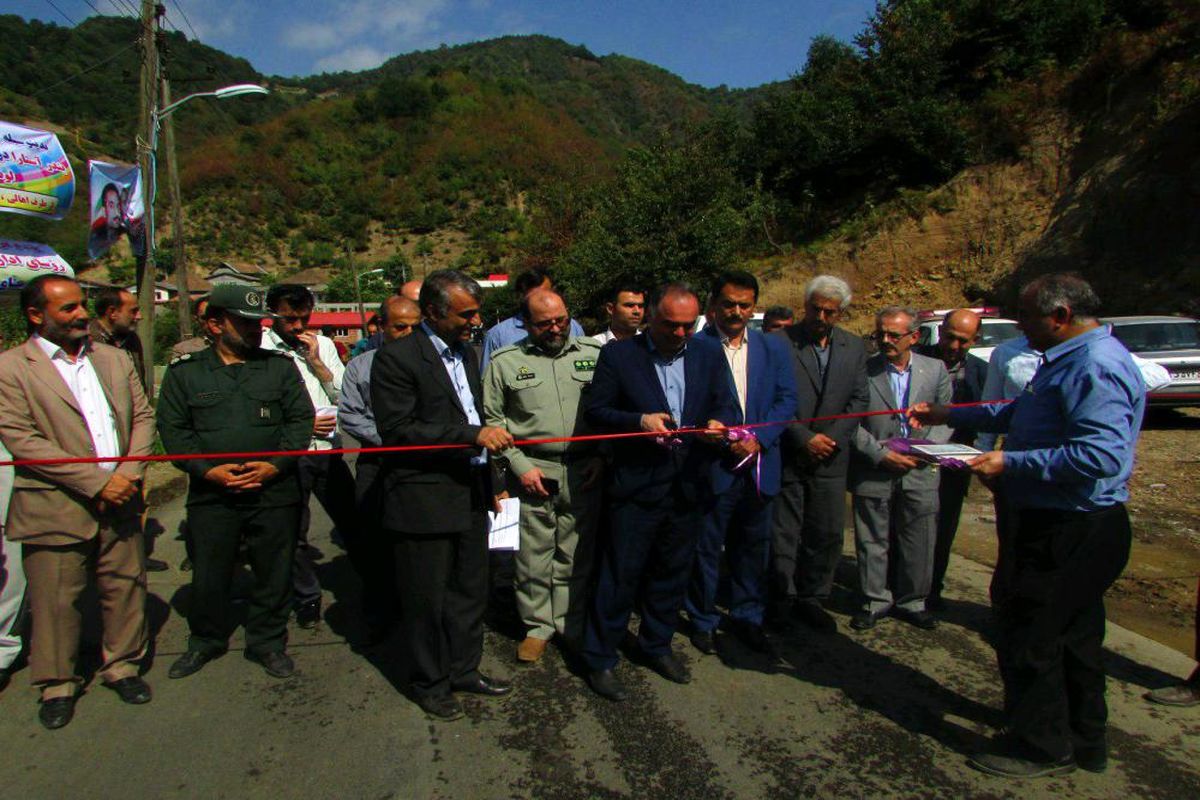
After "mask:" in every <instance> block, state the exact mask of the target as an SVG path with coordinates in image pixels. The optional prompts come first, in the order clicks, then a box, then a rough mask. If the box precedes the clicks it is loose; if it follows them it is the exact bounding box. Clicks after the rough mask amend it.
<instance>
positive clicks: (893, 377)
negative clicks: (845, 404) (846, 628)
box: [850, 306, 951, 631]
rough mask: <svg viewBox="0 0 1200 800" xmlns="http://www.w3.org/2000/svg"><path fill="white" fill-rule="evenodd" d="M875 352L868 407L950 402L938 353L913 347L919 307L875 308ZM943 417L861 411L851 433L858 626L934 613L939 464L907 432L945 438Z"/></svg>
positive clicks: (925, 618)
mask: <svg viewBox="0 0 1200 800" xmlns="http://www.w3.org/2000/svg"><path fill="white" fill-rule="evenodd" d="M875 338H876V341H878V342H879V353H878V354H876V355H874V356H872V357H871V358H870V359H868V360H867V386H868V389H869V392H870V401H869V403H868V406H867V410H868V411H874V412H881V411H889V410H890V411H898V412H903V411H904V409H907V408H908V407H909V406H911V405H913V404H915V403H922V402H924V403H937V404H941V405H945V404H946V403H949V402H950V393H951V388H950V376H949V375H948V374H946V368H945V367H943V366H942V363H941V362H940V361H938V360H937V359H933V358H928V357H927V356H923V355H920V354H918V353H914V352H913V351H912V347H913V345H914V344H916V342H917V313H916V311H914V310H912V309H910V308H903V307H900V306H888V307H887V308H885V309H883V310H882V311H880V312H879V313H878V314H877V315H876V316H875ZM949 438H950V429H949V428H947V427H946V426H945V425H939V426H937V427H933V428H918V427H913V426H912V425H910V423H909V422H908V420H907V419H906V418H905V416H904V414H903V413H896V414H877V415H875V416H869V417H864V418H863V419H862V420H861V422H860V423H859V426H858V430H857V431H856V432H855V434H854V440H853V452H854V457H853V459H852V461H851V465H850V491H851V493H852V494H853V503H852V505H853V509H854V539H855V545H856V551H857V556H858V577H859V588H860V590H861V591H862V594H863V605H862V608H861V609H860V610H859V611H858V612H856V613H855V615H854V617H853V618H852V619H851V620H850V627H851V628H854V629H855V630H860V631H861V630H867V629H868V628H872V627H874V625H875V623H876V621H877V620H878V619H879V618H880V617H882V616H884V615H885V614H887V613H889V612H891V614H892V615H894V616H896V617H898V618H900V619H903V620H905V621H906V622H909V623H911V624H913V625H916V626H917V627H918V628H924V629H926V630H930V629H932V628H935V627H937V621H936V620H935V619H934V618H933V616H932V615H931V614H930V613H929V612H928V610H926V608H925V598H926V596H927V595H928V594H929V587H930V583H931V581H932V579H933V550H934V543H935V539H936V535H937V509H938V471H937V470H936V469H934V468H932V467H929V466H923V465H922V464H921V462H920V461H918V460H917V459H916V458H914V457H913V456H912V455H910V454H908V453H905V452H904V447H903V445H902V442H903V441H904V440H907V439H927V440H929V441H932V442H938V443H944V442H946V441H948V440H949Z"/></svg>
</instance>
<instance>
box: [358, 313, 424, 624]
mask: <svg viewBox="0 0 1200 800" xmlns="http://www.w3.org/2000/svg"><path fill="white" fill-rule="evenodd" d="M378 316H379V324H380V333H381V334H382V336H383V340H384V343H387V342H394V341H396V340H397V339H403V338H404V337H405V336H409V335H411V334H412V332H413V329H415V328H416V327H417V326H418V325H420V324H421V310H420V309H419V308H418V307H417V304H416V303H415V302H413V301H412V300H409V299H408V298H407V297H403V296H401V295H394V296H392V297H389V298H388V299H387V300H384V301H383V305H381V306H380V307H379V315H378ZM378 353H379V349H378V348H374V349H371V350H368V351H366V352H365V353H363V354H361V355H358V356H355V357H354V358H352V359H350V363H349V364H347V365H346V374H345V375H344V376H343V377H342V394H341V397H340V398H339V399H338V420H339V421H340V422H341V425H342V430H343V431H345V432H346V433H348V434H350V435H351V436H353V437H354V438H355V439H357V440H358V441H359V442H360V443H362V444H363V445H364V446H365V447H379V446H381V445H382V444H383V442H382V441H381V440H380V438H379V431H378V429H377V428H376V427H375V414H374V412H373V411H372V410H371V365H372V364H374V363H375V356H376V355H378ZM380 463H381V456H380V455H379V454H378V453H360V454H359V456H358V460H357V461H356V462H355V472H354V506H355V511H356V515H357V517H358V523H359V524H358V527H357V528H356V530H354V531H353V532H350V531H343V534H350V536H349V538H347V539H346V546H347V554H348V555H349V556H350V562H351V563H352V564H354V569H355V570H356V571H357V572H358V576H359V578H361V579H362V582H363V612H364V616H365V617H366V622H367V628H368V634H367V636H368V640H367V643H368V644H369V645H375V644H379V643H381V642H382V641H383V640H384V639H385V638H387V635H388V633H390V631H391V628H392V623H393V621H394V619H395V611H396V567H395V564H393V563H392V553H391V548H390V547H386V546H384V543H383V531H382V529H381V528H380V527H379V524H378V522H379V510H380V505H379V504H380V496H379V493H380V491H381V490H382V489H381V487H380V485H379V481H378V478H379V466H380Z"/></svg>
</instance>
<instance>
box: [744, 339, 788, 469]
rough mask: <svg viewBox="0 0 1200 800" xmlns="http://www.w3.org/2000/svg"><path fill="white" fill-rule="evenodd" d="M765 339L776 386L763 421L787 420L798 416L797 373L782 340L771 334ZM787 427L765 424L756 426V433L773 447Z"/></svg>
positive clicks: (763, 444) (764, 445)
mask: <svg viewBox="0 0 1200 800" xmlns="http://www.w3.org/2000/svg"><path fill="white" fill-rule="evenodd" d="M763 339H764V341H765V343H766V345H767V353H768V354H769V355H770V357H771V364H772V365H773V367H774V375H772V378H773V379H774V380H773V381H772V382H773V384H774V387H775V390H774V397H773V398H772V400H771V408H770V410H768V411H767V416H766V418H765V419H764V420H763V421H764V422H787V421H789V420H792V419H795V418H796V406H797V403H798V402H799V396H798V393H797V391H796V373H795V372H794V371H793V370H792V365H791V358H790V356H791V354H790V353H789V352H788V350H787V346H786V345H784V343H783V342H782V341H779V340H777V339H775V338H773V337H770V336H765V337H763ZM786 427H787V426H786V425H764V426H763V427H761V428H755V430H754V435H755V436H756V437H757V438H758V442H759V444H760V445H762V446H763V447H773V446H774V445H775V443H776V442H778V441H779V437H780V436H782V435H783V431H784V428H786Z"/></svg>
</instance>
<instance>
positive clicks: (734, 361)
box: [721, 331, 750, 419]
mask: <svg viewBox="0 0 1200 800" xmlns="http://www.w3.org/2000/svg"><path fill="white" fill-rule="evenodd" d="M749 343H750V339H749V336H748V334H747V332H746V331H743V332H742V343H741V344H740V345H738V346H737V347H734V346H733V344H732V343H731V342H730V340H729V337H728V336H726V335H725V334H721V349H722V350H724V351H725V360H726V361H728V362H729V371H730V372H731V373H733V386H734V388H735V389H737V399H738V403H740V404H741V406H742V419H745V418H746V392H747V390H748V388H749V384H750V378H749V374H748V373H749V364H748V362H749V358H750V348H749V347H747V345H748V344H749Z"/></svg>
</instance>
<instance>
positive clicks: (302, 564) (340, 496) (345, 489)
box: [292, 455, 355, 603]
mask: <svg viewBox="0 0 1200 800" xmlns="http://www.w3.org/2000/svg"><path fill="white" fill-rule="evenodd" d="M296 474H297V476H298V477H299V479H300V518H299V522H298V525H297V528H296V536H295V542H296V548H295V549H296V552H295V557H294V563H293V566H292V583H293V586H294V588H295V592H296V602H297V603H305V602H308V601H311V600H320V599H321V582H320V580H318V579H317V565H316V559H314V558H313V557H312V548H311V547H309V544H308V528H309V524H310V523H311V519H312V517H311V514H310V512H309V510H308V504H309V502H310V499H311V498H312V497H313V496H315V497H316V498H317V501H318V502H320V504H321V507H322V508H324V509H325V513H326V514H328V515H329V518H330V519H331V520H333V525H334V527H335V528H337V529H338V531H339V532H340V533H341V534H342V536H343V537H345V538H346V539H347V540H348V539H349V537H351V536H353V535H354V533H355V531H354V476H353V475H351V474H350V467H348V466H346V462H345V461H344V460H343V459H342V457H341V456H340V455H338V456H303V457H301V458H300V461H299V463H298V464H297V466H296Z"/></svg>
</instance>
